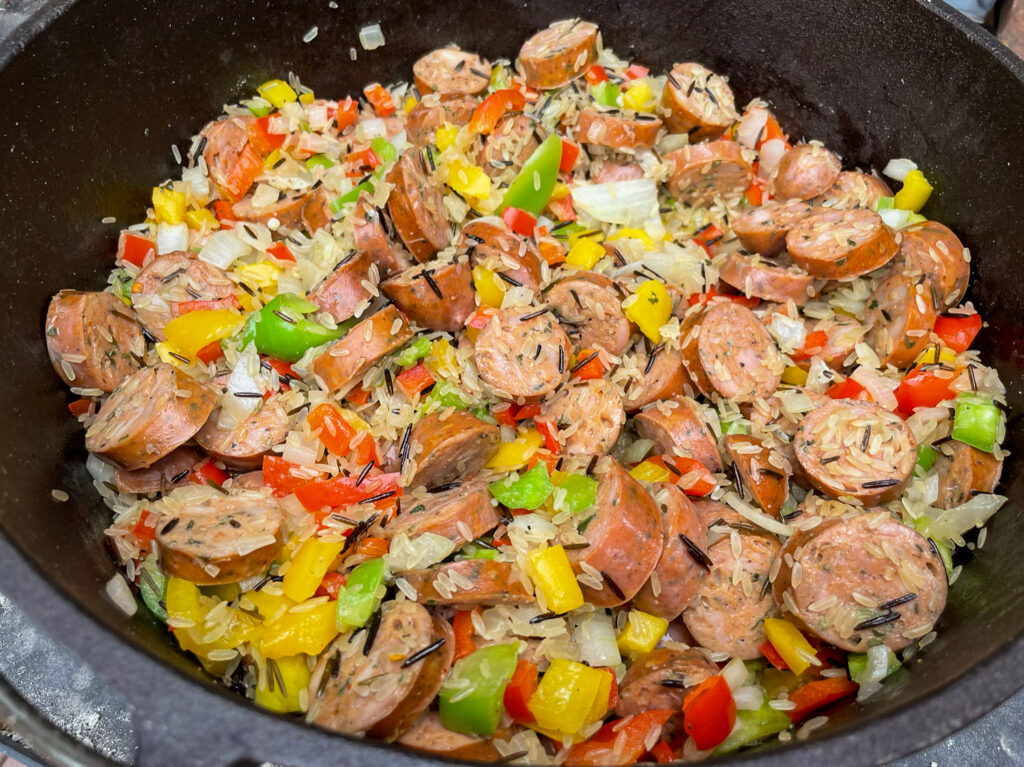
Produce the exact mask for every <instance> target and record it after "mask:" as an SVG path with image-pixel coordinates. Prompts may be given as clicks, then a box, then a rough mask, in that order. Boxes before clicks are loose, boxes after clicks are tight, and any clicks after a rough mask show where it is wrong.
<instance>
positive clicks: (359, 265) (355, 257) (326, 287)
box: [307, 250, 374, 322]
mask: <svg viewBox="0 0 1024 767" xmlns="http://www.w3.org/2000/svg"><path fill="white" fill-rule="evenodd" d="M372 263H373V261H372V260H371V259H370V257H369V255H367V254H366V252H365V251H363V252H360V251H355V250H353V251H351V252H350V253H349V254H348V255H347V256H345V257H344V258H342V259H341V261H339V262H338V263H337V264H336V265H335V267H334V268H333V269H332V270H331V271H330V273H329V274H328V275H327V276H326V277H324V278H323V279H322V280H320V282H319V283H318V284H317V285H316V286H315V287H314V288H313V289H312V290H311V291H309V295H308V296H307V298H308V299H309V300H310V301H312V302H313V303H314V304H316V305H317V306H319V307H320V308H321V309H323V310H324V311H325V312H327V313H328V314H329V315H331V316H332V317H333V318H334V321H335V322H344V321H345V320H347V319H349V318H350V317H352V316H353V315H354V314H355V313H356V309H357V308H358V307H359V306H360V304H364V302H367V301H368V300H369V299H371V298H373V293H371V292H370V290H369V289H368V288H367V285H366V284H365V283H369V284H371V285H372V284H374V281H373V280H371V279H370V276H371V275H370V266H371V265H372Z"/></svg>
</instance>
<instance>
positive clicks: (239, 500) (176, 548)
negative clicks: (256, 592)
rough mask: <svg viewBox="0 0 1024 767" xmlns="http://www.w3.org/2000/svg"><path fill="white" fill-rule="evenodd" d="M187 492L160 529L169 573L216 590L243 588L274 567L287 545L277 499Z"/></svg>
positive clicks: (164, 564) (244, 493)
mask: <svg viewBox="0 0 1024 767" xmlns="http://www.w3.org/2000/svg"><path fill="white" fill-rule="evenodd" d="M179 492H181V491H179ZM185 492H186V493H187V495H183V496H180V497H178V499H177V500H179V503H176V504H175V508H174V511H173V512H171V511H170V510H167V511H165V512H164V513H162V514H161V515H160V519H159V520H158V521H157V524H156V542H157V544H158V545H159V551H160V567H161V568H162V569H163V570H164V572H166V573H167V574H168V575H173V576H175V577H177V578H184V579H185V580H187V581H192V583H198V584H200V585H204V586H210V585H216V584H221V583H238V581H243V580H245V579H246V578H252V577H253V576H255V575H259V574H260V573H262V572H264V571H266V569H267V568H268V567H270V563H271V562H273V561H274V558H275V557H276V556H277V555H278V554H279V553H280V551H281V547H282V545H283V541H284V530H283V526H284V511H283V510H282V509H281V506H280V504H279V503H278V502H277V499H276V498H273V497H272V496H268V495H264V494H263V493H261V492H255V491H252V490H243V491H240V492H234V493H231V494H230V495H224V494H222V493H219V492H215V491H214V490H212V489H210V491H209V492H208V493H203V494H201V495H199V496H198V497H197V496H196V495H195V494H193V493H192V492H191V491H185ZM172 497H173V496H172Z"/></svg>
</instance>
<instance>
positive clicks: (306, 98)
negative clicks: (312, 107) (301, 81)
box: [299, 91, 316, 104]
mask: <svg viewBox="0 0 1024 767" xmlns="http://www.w3.org/2000/svg"><path fill="white" fill-rule="evenodd" d="M315 100H316V96H315V95H314V94H313V92H312V91H306V92H305V93H300V94H299V103H300V104H312V103H313V102H314V101H315Z"/></svg>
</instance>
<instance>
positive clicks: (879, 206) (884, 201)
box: [873, 197, 896, 211]
mask: <svg viewBox="0 0 1024 767" xmlns="http://www.w3.org/2000/svg"><path fill="white" fill-rule="evenodd" d="M873 207H874V209H875V210H876V211H877V210H892V209H893V208H895V207H896V205H895V204H894V199H893V198H892V197H879V198H878V201H877V202H876V203H875V204H874V206H873Z"/></svg>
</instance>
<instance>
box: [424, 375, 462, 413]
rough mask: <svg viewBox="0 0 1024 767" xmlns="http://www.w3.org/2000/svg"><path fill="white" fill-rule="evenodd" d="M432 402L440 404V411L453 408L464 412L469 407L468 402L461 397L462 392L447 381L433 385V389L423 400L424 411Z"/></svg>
mask: <svg viewBox="0 0 1024 767" xmlns="http://www.w3.org/2000/svg"><path fill="white" fill-rule="evenodd" d="M434 402H437V403H439V404H440V406H441V408H440V409H444V408H449V407H454V408H459V409H460V410H464V409H465V408H466V407H468V406H469V402H467V401H466V398H465V397H463V396H462V391H461V390H460V389H458V388H457V387H455V386H452V385H451V384H450V383H448V382H447V381H438V382H437V383H435V384H434V388H433V389H431V390H430V393H429V394H428V395H427V396H426V397H424V398H423V405H424V410H426V408H427V407H429V406H430V405H431V404H432V403H434Z"/></svg>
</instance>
